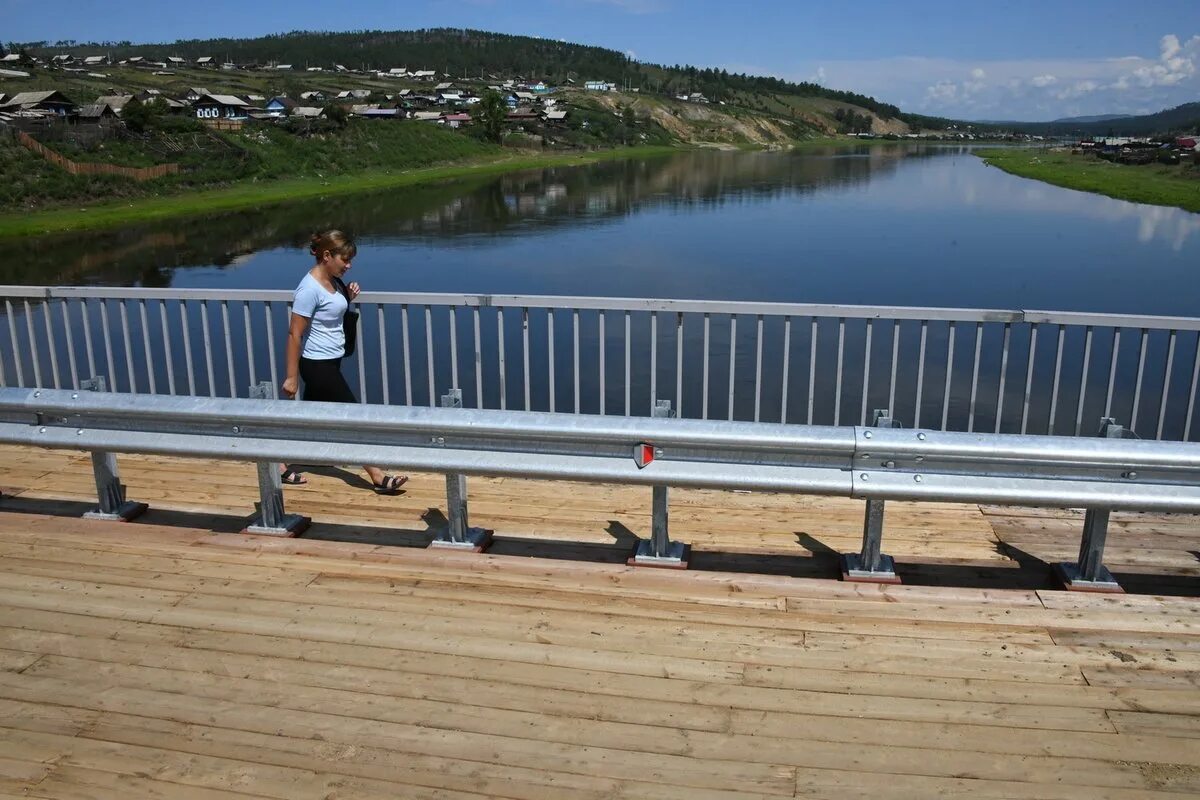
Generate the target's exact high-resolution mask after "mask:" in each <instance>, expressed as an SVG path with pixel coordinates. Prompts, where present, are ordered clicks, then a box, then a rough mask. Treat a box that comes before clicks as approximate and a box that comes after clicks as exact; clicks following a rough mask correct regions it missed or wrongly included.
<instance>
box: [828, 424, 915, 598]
mask: <svg viewBox="0 0 1200 800" xmlns="http://www.w3.org/2000/svg"><path fill="white" fill-rule="evenodd" d="M872 427H874V428H900V427H903V426H902V425H901V424H900V421H899V420H896V419H893V418H892V415H891V412H890V411H889V410H888V409H886V408H877V409H875V412H874V415H873V421H872ZM864 435H865V434H864ZM885 468H886V466H885ZM883 512H884V501H883V500H874V499H868V500H867V510H866V515H865V517H864V518H863V543H862V551H861V552H859V553H846V554H844V555H843V556H842V580H844V581H851V582H860V583H900V578H899V577H898V576H897V575H896V562H895V561H894V560H893V559H892V557H891V556H889V555H884V554H883V553H882V552H881V550H882V548H883Z"/></svg>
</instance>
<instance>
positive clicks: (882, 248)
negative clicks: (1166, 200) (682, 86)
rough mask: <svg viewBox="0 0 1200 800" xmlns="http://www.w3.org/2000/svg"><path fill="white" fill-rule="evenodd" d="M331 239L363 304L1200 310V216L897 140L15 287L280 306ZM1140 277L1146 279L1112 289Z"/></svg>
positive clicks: (693, 161) (488, 201)
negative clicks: (460, 301) (273, 297)
mask: <svg viewBox="0 0 1200 800" xmlns="http://www.w3.org/2000/svg"><path fill="white" fill-rule="evenodd" d="M326 227H340V228H343V229H346V230H349V231H350V232H352V233H353V234H355V235H356V236H357V237H358V239H359V241H360V245H361V249H360V260H359V262H358V263H356V270H358V271H357V273H356V274H357V275H358V276H359V277H360V279H362V280H364V283H366V284H367V285H368V286H369V288H374V289H388V290H404V289H411V290H414V291H462V292H530V293H564V294H609V295H634V296H672V297H709V298H721V299H724V298H727V299H777V300H795V301H812V302H842V303H878V304H883V305H938V304H942V305H961V306H984V307H986V306H992V307H998V306H1003V307H1043V308H1060V309H1086V310H1095V311H1130V312H1134V311H1137V312H1143V313H1191V312H1190V311H1184V310H1183V308H1182V305H1181V304H1182V299H1181V296H1180V295H1181V293H1179V292H1178V291H1177V290H1175V289H1172V288H1171V287H1172V285H1174V286H1177V285H1178V281H1179V280H1182V279H1184V278H1185V276H1188V275H1190V274H1191V271H1192V270H1191V268H1189V267H1186V266H1185V265H1187V264H1192V263H1195V262H1196V261H1197V260H1198V259H1200V256H1198V253H1197V250H1198V243H1197V238H1198V237H1196V236H1195V235H1194V234H1195V233H1196V232H1197V231H1198V230H1200V215H1195V214H1189V213H1187V212H1183V211H1180V210H1178V209H1171V208H1161V207H1154V206H1142V205H1137V204H1132V203H1125V202H1121V201H1117V200H1112V199H1109V198H1105V197H1099V196H1096V195H1089V194H1085V193H1080V192H1072V191H1068V190H1064V189H1059V188H1056V187H1052V186H1048V185H1045V184H1039V183H1036V182H1031V181H1027V180H1024V179H1020V178H1015V177H1013V176H1010V175H1007V174H1005V173H1002V172H1000V171H999V170H996V169H994V168H989V167H986V166H984V165H983V164H982V163H981V162H980V161H979V160H978V159H977V158H975V157H974V156H973V155H971V154H970V149H969V148H966V147H960V146H939V147H930V146H919V145H908V144H899V145H888V146H882V145H871V146H863V147H861V148H858V149H856V150H854V151H824V152H822V151H802V152H791V153H737V152H732V153H731V152H711V151H704V152H691V153H681V154H676V155H672V156H668V157H662V158H653V159H637V160H626V161H609V162H604V163H600V164H594V165H590V166H587V167H555V168H549V169H540V170H529V171H525V172H520V173H515V174H511V175H506V176H503V177H499V178H497V177H483V178H476V179H470V180H464V181H456V182H453V183H444V184H439V185H434V186H425V187H420V188H410V189H405V190H397V191H390V192H378V193H373V194H365V195H356V196H342V197H333V198H327V199H317V200H309V201H302V202H298V203H292V204H288V205H282V206H274V207H268V208H262V209H258V210H255V211H250V212H238V213H233V214H223V215H217V216H211V217H207V218H203V219H198V220H182V221H172V222H169V223H162V224H155V225H143V226H130V227H128V228H124V229H120V230H115V231H109V232H103V233H96V234H89V235H83V236H64V237H54V238H40V239H34V240H27V241H24V242H19V243H16V244H15V245H10V246H9V251H10V252H9V255H10V257H9V258H7V259H6V260H5V262H4V263H3V265H0V282H3V283H34V284H108V285H145V286H170V285H177V286H182V285H186V286H192V287H203V286H219V287H224V288H230V287H238V288H287V287H290V286H291V285H292V284H293V283H294V280H295V275H296V274H297V273H298V271H299V270H300V269H302V268H303V260H304V255H303V251H304V249H305V248H306V245H307V240H308V236H309V235H310V233H311V232H312V231H313V230H316V229H320V228H326ZM1135 266H1136V267H1138V268H1139V269H1141V270H1142V273H1143V277H1146V278H1149V279H1148V280H1145V281H1140V282H1139V283H1138V285H1137V286H1136V287H1132V288H1130V287H1125V288H1117V286H1118V285H1119V284H1120V283H1124V282H1127V281H1128V278H1129V276H1130V274H1131V273H1132V271H1133V269H1134V268H1135ZM1081 278H1083V279H1085V280H1086V281H1087V283H1088V284H1089V285H1088V286H1087V288H1086V290H1081V289H1080V286H1079V282H1080V279H1081ZM1156 278H1157V281H1156V280H1155V279H1156ZM1105 281H1107V282H1108V284H1109V285H1108V286H1107V287H1106V288H1105V287H1103V284H1104V282H1105ZM1097 284H1100V285H1099V286H1098V285H1097ZM1156 285H1157V286H1158V288H1157V289H1156V288H1155V286H1156Z"/></svg>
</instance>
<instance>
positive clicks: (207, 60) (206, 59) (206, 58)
mask: <svg viewBox="0 0 1200 800" xmlns="http://www.w3.org/2000/svg"><path fill="white" fill-rule="evenodd" d="M212 60H213V57H212V56H200V57H199V58H197V59H196V63H197V64H211V63H212Z"/></svg>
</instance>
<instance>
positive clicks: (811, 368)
mask: <svg viewBox="0 0 1200 800" xmlns="http://www.w3.org/2000/svg"><path fill="white" fill-rule="evenodd" d="M816 386H817V318H816V317H813V318H812V325H811V326H810V332H809V353H808V422H807V424H809V425H812V424H813V401H814V400H815V399H816Z"/></svg>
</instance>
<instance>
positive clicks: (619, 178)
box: [0, 147, 946, 286]
mask: <svg viewBox="0 0 1200 800" xmlns="http://www.w3.org/2000/svg"><path fill="white" fill-rule="evenodd" d="M935 152H941V153H945V152H946V150H945V149H942V150H940V151H932V150H922V149H920V148H912V147H887V148H880V147H870V148H868V147H864V148H862V150H861V151H860V152H853V153H847V152H845V151H841V152H838V153H837V154H834V153H832V152H830V153H817V152H806V153H803V154H800V153H723V152H694V153H682V154H679V155H676V156H670V157H665V158H652V159H646V160H629V161H609V162H602V163H600V164H594V165H590V166H586V167H555V168H549V169H544V170H530V171H526V172H520V173H515V174H512V175H507V176H502V177H500V178H495V177H488V178H482V179H467V180H463V181H455V182H453V183H446V184H441V185H436V186H426V187H417V188H409V189H403V190H396V191H390V192H376V193H371V194H363V195H355V196H345V197H334V198H330V199H321V200H309V201H301V202H297V203H289V204H286V205H281V206H275V207H271V208H264V209H259V210H255V211H242V212H236V213H230V214H222V215H216V216H210V217H204V218H199V219H183V220H177V221H172V222H168V223H159V224H154V225H142V226H129V227H126V228H122V229H119V230H114V231H107V232H100V233H93V234H85V235H80V236H61V237H49V238H39V239H32V240H27V241H26V242H21V243H17V244H16V245H15V246H12V247H11V248H10V253H9V256H10V257H9V258H7V259H6V260H5V263H4V264H3V265H2V266H0V283H18V284H19V283H36V284H60V285H69V284H108V285H130V284H134V283H140V284H142V285H145V286H169V285H170V283H171V274H172V272H173V271H174V270H175V269H178V268H185V267H192V266H213V265H215V266H217V267H225V266H229V265H231V264H233V263H234V262H235V260H236V259H238V257H239V256H244V255H246V254H248V253H253V252H256V251H259V250H265V249H273V248H277V247H296V248H300V247H303V246H305V245H306V244H307V242H308V237H309V236H310V235H311V232H312V231H315V230H319V229H322V228H329V227H338V228H342V229H344V230H347V231H350V232H352V233H353V234H354V235H355V236H357V237H358V238H359V239H360V240H364V241H369V240H371V239H376V238H401V239H403V238H409V237H433V238H437V239H439V240H444V241H440V242H439V243H440V244H443V245H445V244H453V243H456V242H459V241H461V242H463V243H466V242H469V241H471V239H470V238H469V237H464V238H462V239H458V238H457V237H463V236H464V235H465V234H487V235H497V234H516V235H530V234H533V233H536V232H538V231H540V230H546V231H548V230H551V229H557V228H558V227H561V226H564V225H579V224H581V223H587V222H599V221H604V220H606V219H613V218H619V217H623V216H627V215H629V214H632V213H635V212H637V211H640V210H644V209H649V208H659V207H680V208H682V207H689V206H697V207H714V206H715V207H719V206H721V205H722V204H725V203H735V202H736V203H744V202H757V201H766V200H770V199H773V198H777V197H780V196H784V195H790V194H795V193H797V192H801V193H803V192H815V191H819V190H829V189H831V188H834V187H839V186H852V185H856V184H859V183H862V182H865V181H867V180H868V179H869V178H870V177H871V176H872V175H873V174H875V173H878V172H880V171H883V172H890V171H892V170H894V169H895V168H896V165H897V164H898V163H899V161H900V160H901V159H902V158H912V157H914V156H924V155H932V154H934V153H935ZM475 243H477V242H475Z"/></svg>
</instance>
